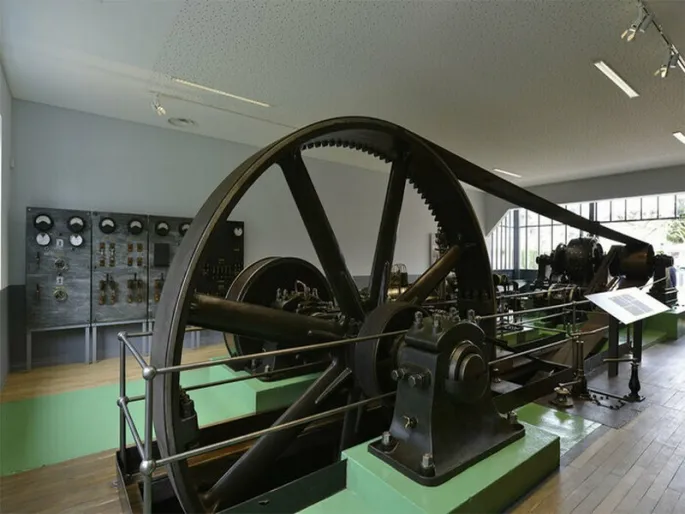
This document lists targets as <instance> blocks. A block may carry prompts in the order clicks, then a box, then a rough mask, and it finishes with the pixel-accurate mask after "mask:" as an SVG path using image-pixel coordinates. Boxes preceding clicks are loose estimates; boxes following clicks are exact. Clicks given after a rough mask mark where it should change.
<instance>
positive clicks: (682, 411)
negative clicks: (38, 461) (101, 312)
mask: <svg viewBox="0 0 685 514" xmlns="http://www.w3.org/2000/svg"><path fill="white" fill-rule="evenodd" d="M219 350H223V349H222V348H219V349H217V348H215V349H214V351H219ZM197 352H198V353H195V354H193V353H192V352H189V353H188V355H187V358H188V359H196V360H202V359H206V358H207V357H208V356H211V350H210V349H204V348H203V349H202V350H199V351H197ZM219 353H220V352H219ZM220 354H221V353H220ZM101 364H102V367H101V368H97V367H95V366H93V367H92V368H91V371H92V373H89V374H90V376H88V377H83V378H82V379H81V380H83V381H84V382H82V383H87V384H96V383H97V384H100V383H102V380H110V381H116V380H117V379H118V374H117V373H118V372H117V366H116V364H115V363H106V362H104V363H101ZM96 366H97V365H96ZM105 370H109V371H106V372H105ZM39 371H40V370H39ZM39 371H36V373H38V372H39ZM45 373H46V375H45V376H46V377H52V378H50V380H54V384H55V386H53V387H56V386H57V385H56V384H61V385H60V387H63V390H68V389H69V388H70V387H72V388H73V387H76V385H74V384H71V383H69V382H68V381H67V380H66V379H65V378H64V377H62V378H61V379H60V378H59V377H58V376H57V375H59V374H60V373H58V372H57V371H56V370H53V371H52V372H49V373H48V372H47V370H46V371H45ZM622 376H623V377H624V379H626V378H627V374H626V370H625V369H624V370H623V371H622ZM21 383H22V382H21V380H20V379H19V378H18V377H17V378H15V379H14V381H13V382H11V383H9V384H8V386H9V385H10V384H12V385H14V384H17V387H19V386H20V385H21ZM642 383H643V392H644V393H645V394H648V395H649V396H650V399H649V400H648V402H650V403H649V404H647V407H646V409H645V411H644V412H642V413H641V414H640V415H639V416H638V417H637V418H635V419H634V420H633V421H631V422H630V423H629V424H628V425H626V426H625V427H623V428H621V429H619V430H614V429H608V430H606V431H605V432H604V433H603V434H602V435H601V437H599V438H598V439H597V440H595V441H594V442H593V443H592V444H590V445H589V446H588V447H587V448H586V449H585V450H584V451H583V452H582V453H580V454H579V455H577V456H576V457H575V458H573V459H572V460H570V462H565V461H563V460H562V466H561V468H560V470H559V471H558V472H556V473H555V474H554V475H553V476H551V477H550V478H549V479H548V480H547V481H545V482H544V483H543V484H541V485H540V486H539V487H538V488H537V489H536V490H535V491H533V492H531V494H530V495H529V496H528V497H526V498H524V499H523V500H522V501H521V502H520V503H519V504H518V505H516V506H515V507H514V508H513V509H512V512H513V513H514V514H528V513H535V514H550V513H574V514H582V513H595V514H608V513H612V512H615V513H626V514H627V513H635V514H640V513H650V512H654V513H685V338H683V339H681V340H680V341H678V342H676V343H669V344H662V345H657V346H655V347H653V348H650V349H649V350H647V351H646V353H645V359H644V367H643V374H642ZM26 388H28V385H26V386H24V393H23V394H24V395H26V394H39V393H35V391H34V393H30V392H29V391H28V390H27V389H26ZM8 390H9V391H8V393H11V394H16V395H19V393H17V392H14V393H12V392H11V386H10V387H8ZM566 460H568V459H566ZM0 512H2V513H3V514H5V513H33V512H46V513H47V512H50V513H59V512H65V513H66V512H76V513H91V512H92V513H103V514H107V513H118V512H120V507H119V499H118V491H117V488H116V486H115V472H114V460H113V454H112V452H111V451H108V452H104V453H100V454H96V455H91V456H87V457H83V458H79V459H74V460H72V461H68V462H64V463H61V464H56V465H54V466H47V467H44V468H41V469H36V470H32V471H28V472H25V473H20V474H17V475H13V476H8V477H4V478H0ZM331 514H338V513H331ZM360 514H361V513H360Z"/></svg>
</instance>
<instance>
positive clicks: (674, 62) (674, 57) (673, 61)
mask: <svg viewBox="0 0 685 514" xmlns="http://www.w3.org/2000/svg"><path fill="white" fill-rule="evenodd" d="M678 65H680V66H681V67H682V63H681V62H680V55H679V54H678V52H676V51H674V50H669V54H668V60H666V62H664V64H662V65H661V66H660V67H659V69H658V70H656V71H655V72H654V75H655V76H657V75H658V76H660V77H661V78H662V79H665V78H666V77H667V76H668V72H669V70H670V69H671V68H675V67H676V66H678Z"/></svg>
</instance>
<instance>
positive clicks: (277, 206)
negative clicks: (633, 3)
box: [10, 101, 483, 284]
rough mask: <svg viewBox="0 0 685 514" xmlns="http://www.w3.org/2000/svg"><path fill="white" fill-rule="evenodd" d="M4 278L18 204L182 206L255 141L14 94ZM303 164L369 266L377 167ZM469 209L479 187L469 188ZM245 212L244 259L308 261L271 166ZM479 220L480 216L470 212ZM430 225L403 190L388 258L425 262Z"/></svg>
mask: <svg viewBox="0 0 685 514" xmlns="http://www.w3.org/2000/svg"><path fill="white" fill-rule="evenodd" d="M13 130H14V141H15V153H14V158H15V163H16V169H15V171H14V177H15V178H14V180H13V182H12V206H11V233H10V238H11V248H12V252H11V258H10V281H11V283H12V284H22V283H23V282H24V223H25V209H26V207H27V206H41V207H55V208H76V209H88V210H101V211H115V212H142V213H149V214H166V215H176V216H192V215H194V214H195V212H196V211H197V210H198V208H199V207H200V206H201V205H202V203H203V202H204V200H205V199H206V198H207V196H208V195H209V194H210V192H211V191H212V190H213V189H214V188H215V187H216V186H217V184H218V183H219V182H220V181H221V180H222V179H223V178H224V177H225V176H226V175H227V174H228V173H229V172H230V171H231V170H232V169H233V168H235V167H236V166H237V165H238V164H239V163H240V162H242V161H243V160H244V159H245V158H247V157H248V156H249V155H251V154H252V153H254V152H255V151H256V150H257V149H256V148H253V147H250V146H246V145H241V144H236V143H229V142H226V141H221V140H216V139H211V138H207V137H200V136H194V135H192V134H188V133H185V132H181V131H176V130H171V129H169V130H165V129H160V128H156V127H151V126H147V125H141V124H137V123H130V122H125V121H121V120H115V119H110V118H104V117H101V116H95V115H90V114H84V113H80V112H76V111H70V110H65V109H60V108H56V107H50V106H46V105H42V104H35V103H31V102H24V101H15V102H14V124H13ZM308 167H309V169H310V171H311V173H312V177H313V181H314V183H315V185H316V186H317V190H318V191H319V194H320V196H321V197H322V201H323V202H324V205H325V207H326V209H327V212H328V215H329V218H330V220H331V224H332V225H333V228H334V229H335V231H336V234H337V235H338V239H339V242H340V245H341V247H342V248H343V251H344V252H345V255H346V258H347V260H348V267H349V268H350V272H351V273H352V274H353V275H366V274H368V273H369V271H370V266H371V259H372V256H373V244H374V242H375V238H376V232H377V229H378V221H379V219H380V209H381V204H382V200H383V196H384V193H385V186H386V182H387V176H388V175H387V174H386V173H382V172H378V171H369V170H363V169H360V168H355V167H351V166H345V165H342V164H336V163H331V162H328V161H320V160H309V161H308ZM468 193H469V196H470V197H472V198H473V199H474V208H475V209H476V211H477V214H482V211H483V195H482V193H480V192H475V191H469V192H468ZM233 217H234V218H235V219H240V220H244V221H245V222H246V241H245V243H246V261H247V262H251V261H253V260H255V259H257V258H260V257H263V256H266V255H296V256H301V257H304V258H307V259H310V260H312V261H315V258H314V252H313V248H312V247H311V244H310V243H309V240H308V238H307V235H306V232H305V230H304V226H303V225H302V222H301V221H300V220H299V217H298V215H297V213H296V211H295V205H294V203H293V201H292V200H291V198H290V194H289V192H288V191H287V188H286V184H285V181H284V180H283V178H282V176H281V174H280V170H279V169H277V168H274V169H272V170H268V171H267V173H266V174H265V175H264V176H263V177H262V178H260V179H259V180H258V181H257V183H256V184H255V186H253V189H252V190H251V191H250V192H249V193H248V195H247V196H246V197H245V198H244V199H243V201H242V202H241V204H240V205H239V206H238V209H237V211H236V212H235V214H234V215H233ZM479 218H480V219H481V220H482V216H480V217H479ZM434 229H435V225H434V222H433V220H432V218H431V216H430V213H429V212H428V210H427V209H426V208H425V207H424V206H423V204H422V201H421V199H420V197H419V196H418V195H417V194H416V193H415V192H414V191H413V190H409V191H407V193H406V195H405V204H404V209H403V215H402V218H401V220H400V230H399V238H398V244H397V251H396V261H398V262H404V263H405V264H406V265H407V266H408V268H409V272H410V273H420V272H421V271H423V270H424V269H425V267H426V266H427V264H428V234H429V233H430V232H432V231H434Z"/></svg>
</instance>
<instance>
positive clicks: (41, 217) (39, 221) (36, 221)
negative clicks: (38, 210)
mask: <svg viewBox="0 0 685 514" xmlns="http://www.w3.org/2000/svg"><path fill="white" fill-rule="evenodd" d="M53 225H54V222H53V221H52V218H51V217H50V216H48V215H47V214H38V215H37V216H36V217H35V218H33V226H34V227H36V228H37V229H38V230H40V231H41V232H47V231H48V230H50V229H51V228H52V226H53Z"/></svg>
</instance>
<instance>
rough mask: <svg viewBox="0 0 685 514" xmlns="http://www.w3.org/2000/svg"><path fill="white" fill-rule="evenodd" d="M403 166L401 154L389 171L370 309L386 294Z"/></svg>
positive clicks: (400, 197) (401, 196) (373, 266)
mask: <svg viewBox="0 0 685 514" xmlns="http://www.w3.org/2000/svg"><path fill="white" fill-rule="evenodd" d="M407 165H408V161H407V158H406V156H404V155H403V156H401V157H400V158H399V159H397V160H396V161H395V162H394V163H393V165H392V168H391V169H390V178H389V179H388V188H387V190H386V192H385V202H384V203H383V213H382V215H381V224H380V227H379V229H378V239H377V240H376V251H375V253H374V255H373V265H372V267H371V279H370V282H369V297H370V298H369V300H370V304H371V306H373V307H375V306H377V305H379V304H381V303H383V302H384V301H385V297H386V296H387V292H388V279H389V276H390V267H391V266H392V260H393V256H394V254H395V242H396V240H397V226H398V224H399V222H400V213H401V212H402V200H403V199H404V186H405V184H406V179H407Z"/></svg>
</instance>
